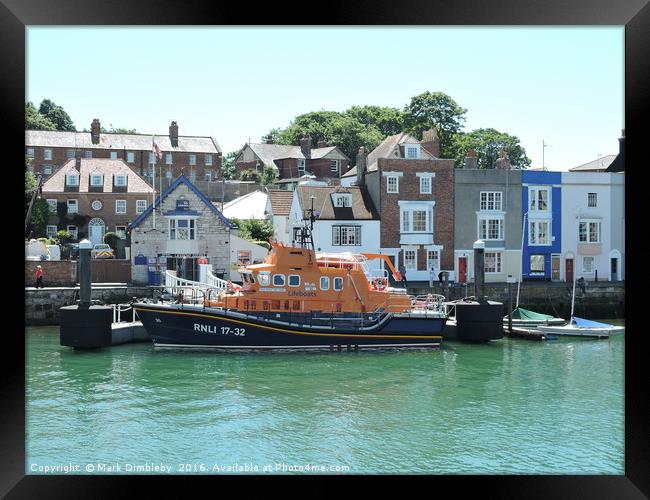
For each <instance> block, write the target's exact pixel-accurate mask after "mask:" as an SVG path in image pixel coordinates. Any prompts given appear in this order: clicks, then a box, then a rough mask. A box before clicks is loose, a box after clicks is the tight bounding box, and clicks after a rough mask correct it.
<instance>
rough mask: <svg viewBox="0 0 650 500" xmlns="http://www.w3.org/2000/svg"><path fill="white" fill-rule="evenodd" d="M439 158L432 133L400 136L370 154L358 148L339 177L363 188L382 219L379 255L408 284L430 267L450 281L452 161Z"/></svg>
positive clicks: (425, 277)
mask: <svg viewBox="0 0 650 500" xmlns="http://www.w3.org/2000/svg"><path fill="white" fill-rule="evenodd" d="M439 154H440V148H439V141H438V137H437V134H436V132H435V130H427V131H425V132H424V133H423V138H422V141H418V140H417V139H415V138H414V137H412V136H410V135H408V134H406V133H400V134H396V135H393V136H390V137H387V138H386V139H384V141H383V142H382V143H381V144H380V145H379V146H377V148H375V149H374V150H373V151H372V152H371V153H370V154H369V155H366V152H365V148H360V151H359V155H358V156H357V165H356V166H355V167H354V168H353V169H351V170H350V171H349V172H348V173H347V174H345V175H344V176H343V177H342V178H341V184H342V185H348V186H349V185H357V186H365V187H366V188H367V190H368V192H369V194H370V196H371V198H372V200H373V202H374V204H375V207H377V210H378V211H379V215H380V217H381V252H382V253H384V254H386V255H388V256H389V258H390V259H391V260H392V261H393V263H394V264H396V265H397V266H400V265H404V267H405V268H406V271H407V279H408V280H416V281H425V280H426V281H428V280H429V275H430V271H431V270H432V269H433V270H435V273H436V275H437V273H438V272H439V271H441V270H442V271H448V272H449V273H450V279H453V278H454V272H453V271H454V160H452V159H440V158H438V155H439Z"/></svg>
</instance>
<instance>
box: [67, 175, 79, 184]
mask: <svg viewBox="0 0 650 500" xmlns="http://www.w3.org/2000/svg"><path fill="white" fill-rule="evenodd" d="M65 183H66V185H68V186H78V185H79V174H78V173H76V172H72V173H70V174H67V175H66V176H65Z"/></svg>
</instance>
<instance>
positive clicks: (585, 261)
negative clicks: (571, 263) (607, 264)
mask: <svg viewBox="0 0 650 500" xmlns="http://www.w3.org/2000/svg"><path fill="white" fill-rule="evenodd" d="M582 272H583V273H586V274H591V273H593V272H594V258H593V257H586V256H585V257H582Z"/></svg>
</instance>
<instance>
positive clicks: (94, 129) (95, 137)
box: [90, 118, 102, 144]
mask: <svg viewBox="0 0 650 500" xmlns="http://www.w3.org/2000/svg"><path fill="white" fill-rule="evenodd" d="M101 128H102V127H101V125H100V124H99V120H98V119H97V118H95V119H94V120H93V122H92V123H91V124H90V139H91V141H92V143H93V144H99V131H100V130H101Z"/></svg>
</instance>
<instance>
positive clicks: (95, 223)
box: [88, 218, 106, 245]
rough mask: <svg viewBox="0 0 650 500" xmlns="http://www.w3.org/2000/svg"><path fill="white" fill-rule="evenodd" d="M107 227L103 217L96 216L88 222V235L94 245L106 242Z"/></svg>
mask: <svg viewBox="0 0 650 500" xmlns="http://www.w3.org/2000/svg"><path fill="white" fill-rule="evenodd" d="M105 229H106V225H105V224H104V221H103V220H101V219H98V218H95V219H92V220H91V221H90V222H89V223H88V233H89V234H88V237H89V238H90V241H91V243H92V244H93V245H97V244H98V243H104V232H105Z"/></svg>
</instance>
